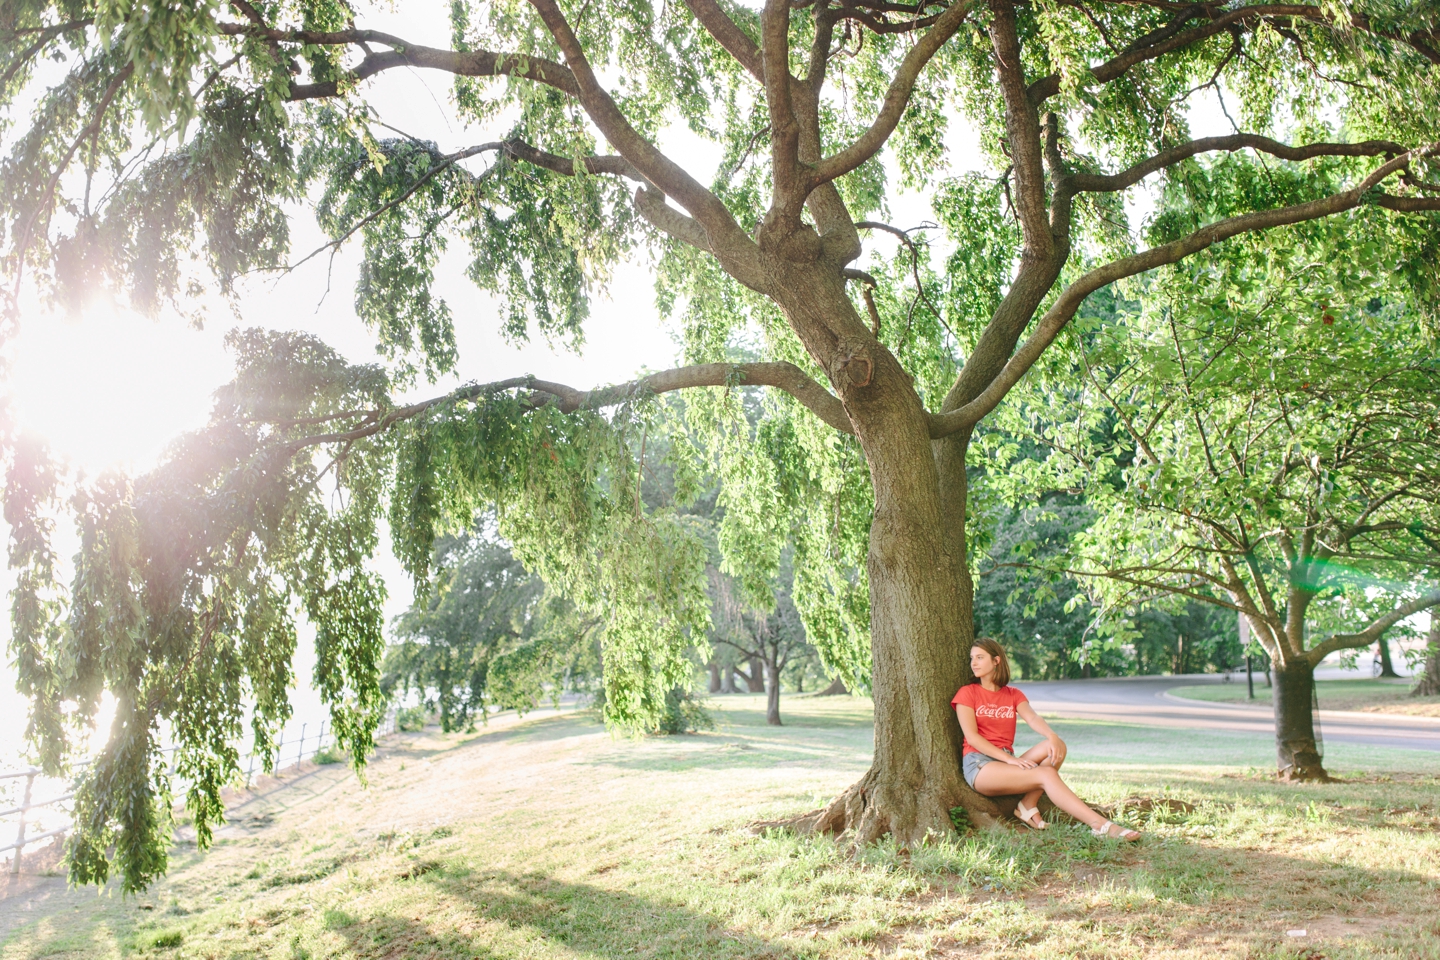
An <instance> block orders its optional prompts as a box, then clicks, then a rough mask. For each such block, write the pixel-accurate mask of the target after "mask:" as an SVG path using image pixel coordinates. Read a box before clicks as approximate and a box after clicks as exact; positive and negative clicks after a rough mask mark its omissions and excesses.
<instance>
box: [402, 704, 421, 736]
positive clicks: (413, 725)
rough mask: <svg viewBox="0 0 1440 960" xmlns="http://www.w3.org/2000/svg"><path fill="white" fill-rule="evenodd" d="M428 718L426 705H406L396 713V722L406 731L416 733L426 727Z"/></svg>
mask: <svg viewBox="0 0 1440 960" xmlns="http://www.w3.org/2000/svg"><path fill="white" fill-rule="evenodd" d="M427 719H428V718H427V717H426V716H425V708H424V707H406V708H405V709H403V710H401V711H400V713H399V714H397V715H396V717H395V723H396V725H397V726H398V727H399V728H400V729H401V730H402V731H404V732H405V733H414V732H415V731H417V730H424V729H425V721H426V720H427Z"/></svg>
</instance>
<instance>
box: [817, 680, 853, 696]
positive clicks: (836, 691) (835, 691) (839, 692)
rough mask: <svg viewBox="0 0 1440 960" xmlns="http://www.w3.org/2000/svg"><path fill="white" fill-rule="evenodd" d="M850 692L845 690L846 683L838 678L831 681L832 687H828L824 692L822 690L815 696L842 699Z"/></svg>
mask: <svg viewBox="0 0 1440 960" xmlns="http://www.w3.org/2000/svg"><path fill="white" fill-rule="evenodd" d="M849 692H850V691H849V690H846V689H845V681H844V680H841V679H840V678H839V677H836V678H835V679H834V680H831V681H830V686H828V687H826V688H825V689H824V690H821V691H820V692H819V693H817V694H815V696H817V697H840V696H844V695H845V694H847V693H849Z"/></svg>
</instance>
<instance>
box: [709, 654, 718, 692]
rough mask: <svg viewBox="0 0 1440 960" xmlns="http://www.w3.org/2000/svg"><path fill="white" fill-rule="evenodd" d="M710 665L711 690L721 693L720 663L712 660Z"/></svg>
mask: <svg viewBox="0 0 1440 960" xmlns="http://www.w3.org/2000/svg"><path fill="white" fill-rule="evenodd" d="M708 666H709V668H710V692H711V693H719V692H720V690H721V680H720V664H718V663H716V662H715V661H714V660H711V661H710V663H709V664H708Z"/></svg>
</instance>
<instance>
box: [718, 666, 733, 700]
mask: <svg viewBox="0 0 1440 960" xmlns="http://www.w3.org/2000/svg"><path fill="white" fill-rule="evenodd" d="M720 692H721V693H735V692H736V691H735V666H734V664H726V666H725V674H724V677H723V679H722V680H721V683H720Z"/></svg>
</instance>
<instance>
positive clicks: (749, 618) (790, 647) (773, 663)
mask: <svg viewBox="0 0 1440 960" xmlns="http://www.w3.org/2000/svg"><path fill="white" fill-rule="evenodd" d="M780 576H781V582H780V584H778V585H777V586H778V588H777V589H776V590H775V591H774V592H773V594H772V596H773V597H774V602H775V605H774V607H773V608H772V609H770V610H766V609H764V608H758V609H757V608H754V607H751V606H750V605H748V604H747V603H746V602H745V598H744V597H743V596H742V595H741V593H740V588H739V587H738V585H737V584H736V583H735V581H734V580H733V579H732V578H730V577H727V576H726V575H725V574H723V573H721V572H720V571H719V570H716V569H714V568H711V577H710V584H711V587H710V589H711V595H712V596H713V597H714V601H715V605H714V608H713V612H712V614H711V621H712V622H713V623H714V625H715V626H714V632H713V634H712V635H711V636H712V642H713V643H714V644H715V645H716V646H723V647H729V648H730V649H731V650H733V651H735V652H736V653H737V654H739V655H740V656H741V657H742V658H744V659H747V660H749V661H750V662H751V663H752V664H756V663H758V665H759V666H760V668H761V669H762V670H764V686H763V687H762V688H761V689H763V690H764V692H765V694H766V704H765V722H766V723H768V724H770V725H771V726H774V727H778V726H780V681H781V677H782V676H783V675H784V673H785V670H786V668H787V667H789V666H790V665H791V664H792V663H798V662H799V661H801V660H803V659H805V657H806V654H807V653H809V652H810V650H811V648H810V644H809V642H808V641H807V640H806V639H805V624H804V623H803V622H802V620H801V617H800V611H799V610H797V609H795V604H794V602H793V601H792V600H791V599H790V596H791V592H790V584H791V583H792V582H793V581H794V572H793V570H792V569H791V568H790V565H789V564H788V563H786V564H784V565H783V566H782V568H781V572H780ZM752 669H753V667H752ZM751 692H755V691H754V688H753V687H752V688H751Z"/></svg>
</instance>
